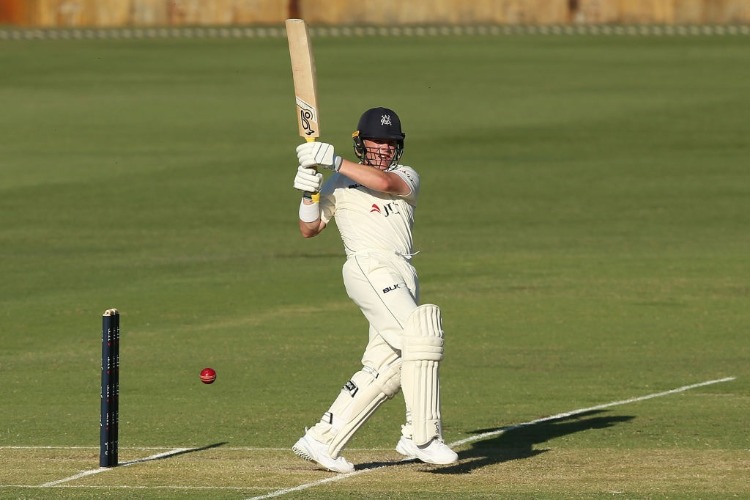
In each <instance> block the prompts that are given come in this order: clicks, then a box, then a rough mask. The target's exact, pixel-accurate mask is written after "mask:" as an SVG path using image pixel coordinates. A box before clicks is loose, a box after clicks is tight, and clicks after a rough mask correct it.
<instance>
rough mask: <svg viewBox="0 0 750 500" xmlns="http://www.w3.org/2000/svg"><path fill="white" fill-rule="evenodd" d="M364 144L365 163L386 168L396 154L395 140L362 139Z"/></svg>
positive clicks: (382, 168) (381, 168)
mask: <svg viewBox="0 0 750 500" xmlns="http://www.w3.org/2000/svg"><path fill="white" fill-rule="evenodd" d="M362 144H364V146H365V165H370V166H371V167H376V168H379V169H380V170H387V169H388V168H389V167H390V166H391V162H392V161H393V157H394V156H395V155H396V141H391V140H386V139H362Z"/></svg>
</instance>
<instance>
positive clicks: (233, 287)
mask: <svg viewBox="0 0 750 500" xmlns="http://www.w3.org/2000/svg"><path fill="white" fill-rule="evenodd" d="M314 44H315V50H316V62H317V64H318V77H319V82H318V86H319V89H320V94H321V95H320V101H321V108H322V109H321V114H322V120H323V139H324V140H327V141H328V142H331V143H333V144H334V145H335V146H336V147H337V149H338V150H339V151H341V152H344V153H345V154H346V155H349V156H351V154H350V151H351V149H350V147H351V145H350V143H349V139H348V137H349V134H350V132H351V130H352V129H353V127H354V125H355V124H356V120H357V118H358V116H359V114H360V113H361V112H362V111H363V110H364V109H366V108H368V107H371V106H377V105H385V106H390V107H393V108H394V109H396V110H397V111H398V112H399V114H400V116H401V118H402V121H403V123H404V128H405V131H406V133H407V147H406V154H405V156H404V162H405V163H407V164H410V165H413V166H414V167H415V168H417V169H418V170H419V171H420V173H421V174H422V183H423V192H422V196H421V199H420V206H419V209H418V211H417V226H416V241H417V247H418V249H420V250H421V253H420V254H419V256H418V257H417V258H416V259H415V264H416V266H417V268H418V270H419V272H420V277H421V283H422V295H423V300H424V301H426V302H434V303H437V304H439V305H440V306H441V308H442V309H443V314H444V322H445V328H446V337H447V357H446V360H445V363H444V365H443V368H442V374H443V413H444V420H445V435H446V439H447V441H448V442H454V441H458V440H461V439H465V438H467V437H469V436H473V435H475V434H477V433H481V432H484V431H486V430H489V429H499V428H502V427H505V426H510V425H514V424H518V423H522V422H529V421H534V420H537V419H539V418H542V417H545V416H548V415H554V414H557V413H560V412H565V411H570V410H575V409H580V408H588V407H592V406H596V405H599V404H602V403H608V402H612V401H621V400H624V399H628V398H631V397H636V396H642V395H647V394H653V393H658V392H661V391H665V390H669V389H673V388H676V387H681V386H685V385H688V384H692V383H698V382H703V381H707V380H715V379H719V378H723V377H729V376H734V377H737V379H736V380H735V381H732V382H728V383H722V384H716V385H712V386H707V387H703V388H699V389H693V390H691V391H686V392H683V393H679V394H675V395H670V396H665V397H662V398H656V399H652V400H647V401H641V402H637V403H632V404H629V405H622V406H617V407H613V408H610V409H606V410H603V411H600V412H596V413H593V414H589V415H581V416H577V417H575V418H570V419H561V420H559V421H554V422H549V423H543V424H537V425H532V426H528V427H525V428H521V429H516V430H512V431H509V432H506V433H503V434H500V435H499V436H495V437H493V438H489V439H486V440H482V441H479V442H475V443H472V444H466V445H463V446H462V447H460V448H459V454H460V457H461V462H460V464H459V465H458V466H455V467H447V468H432V467H427V466H425V465H419V464H405V465H404V464H402V465H392V466H388V467H383V468H380V469H376V470H372V471H369V472H367V473H364V474H361V475H358V476H356V477H353V478H349V479H345V480H343V481H339V482H334V483H329V484H325V485H318V486H316V487H314V488H311V489H307V490H304V491H300V492H293V493H289V494H288V495H286V496H285V497H287V498H302V497H304V498H309V497H313V498H346V497H363V496H364V497H370V498H456V497H459V496H463V497H474V498H494V497H497V496H503V497H506V496H507V497H534V498H555V499H557V498H571V497H576V498H580V497H584V498H597V497H602V496H612V495H613V494H622V495H624V496H626V497H628V498H670V497H674V498H678V497H679V498H726V497H728V496H740V497H742V496H747V495H748V494H750V488H748V486H747V481H746V479H747V476H748V472H750V457H749V456H748V453H750V452H749V451H748V450H749V449H750V440H749V439H748V436H747V414H748V412H749V411H750V384H749V383H748V375H750V369H749V368H748V366H749V365H748V359H749V358H750V348H749V345H750V344H748V341H747V325H748V324H750V312H749V311H750V293H749V291H750V286H749V285H748V279H750V264H749V263H748V250H749V249H750V231H748V228H750V173H748V172H750V170H749V169H750V163H748V160H747V158H748V156H749V154H750V126H749V125H748V121H747V119H748V116H750V96H749V94H748V92H747V82H748V81H750V40H748V39H747V38H743V37H692V38H687V37H663V38H659V37H586V36H572V37H570V36H559V37H556V36H548V37H542V36H540V37H533V36H501V37H480V36H476V37H457V38H451V37H441V38H352V39H347V38H342V39H334V38H316V39H315V40H314ZM0 67H1V68H2V73H1V76H0V102H1V103H2V109H0V113H1V116H2V119H0V137H2V139H0V304H1V305H0V372H1V373H2V375H3V380H2V383H1V384H0V496H2V497H13V498H73V497H75V498H100V497H112V498H123V497H132V498H186V497H190V498H205V497H208V496H210V497H211V498H230V499H232V498H247V497H251V496H255V495H262V494H266V493H271V492H274V491H276V490H279V489H285V488H294V487H295V486H298V485H301V484H306V483H309V482H314V481H318V480H321V479H324V478H327V477H330V476H331V474H330V473H326V472H322V471H319V470H317V469H316V468H315V467H313V466H312V465H311V464H309V463H305V462H301V461H299V460H298V459H297V458H296V457H294V456H293V455H292V454H291V452H290V451H288V449H289V447H290V446H291V444H292V443H293V442H294V441H295V440H296V439H297V437H298V436H299V435H300V433H301V432H302V431H303V428H304V427H305V426H309V425H311V424H313V423H314V422H315V421H316V420H317V418H319V416H320V414H321V413H322V412H323V411H324V410H325V409H326V408H327V406H328V404H329V403H330V401H331V400H332V398H333V397H334V396H335V395H336V393H337V391H338V389H339V387H340V385H341V384H342V383H343V382H345V381H346V379H347V378H348V376H349V375H351V373H353V372H354V371H355V370H356V369H357V368H358V360H359V356H360V354H361V350H362V348H363V347H364V344H365V342H366V328H367V326H366V323H365V321H364V319H362V318H361V317H360V313H359V311H358V310H357V309H356V308H355V307H354V306H353V305H352V304H351V303H350V302H349V300H348V299H347V297H346V294H345V292H344V290H343V286H342V284H341V279H340V266H341V264H342V262H343V252H342V249H341V242H340V240H339V238H338V237H337V235H336V234H335V230H331V231H328V232H326V233H324V234H323V235H321V237H319V238H316V239H313V240H309V241H303V239H302V238H301V237H300V236H299V235H298V232H297V229H296V210H297V203H298V196H297V194H296V193H295V192H294V190H293V189H292V188H291V184H292V178H293V175H294V171H295V167H296V163H295V156H294V152H293V148H294V147H295V146H296V144H297V143H298V142H299V140H300V139H299V138H298V137H297V136H296V125H295V121H294V109H293V102H292V97H291V96H292V83H291V71H290V69H289V64H288V51H287V47H286V42H285V40H282V39H252V40H201V41H196V40H192V41H191V40H147V41H114V40H108V41H103V40H97V41H65V42H54V41H13V42H3V43H0ZM110 307H117V308H119V309H120V310H121V312H122V331H123V332H122V352H121V366H122V373H121V421H120V428H121V433H120V445H121V448H122V450H121V454H122V457H123V458H122V459H123V460H137V459H139V458H143V457H145V456H149V455H153V454H154V453H158V452H160V451H167V450H169V449H173V448H178V447H198V448H202V447H209V446H212V445H216V446H214V447H211V448H208V449H204V450H201V451H195V452H192V453H186V454H182V455H179V456H175V457H173V458H169V459H165V460H159V461H151V462H145V463H139V464H134V465H132V466H129V467H122V468H118V469H115V470H111V471H107V472H106V473H101V474H97V475H93V476H89V477H86V478H82V479H78V480H75V481H70V482H68V483H65V484H64V485H62V486H61V487H53V488H39V486H40V485H42V484H44V483H47V482H50V481H54V480H58V479H62V478H65V477H69V476H72V475H74V474H76V473H78V472H80V471H84V470H89V469H94V468H96V467H97V465H98V458H97V454H98V451H97V448H96V447H97V445H98V430H99V429H98V420H99V414H98V412H99V371H100V366H99V363H100V359H99V358H100V331H99V329H100V327H101V314H102V312H103V311H104V310H105V309H107V308H110ZM205 366H213V367H214V368H216V370H217V372H218V380H217V382H216V383H215V384H214V385H212V386H205V385H202V384H201V383H200V382H199V379H198V374H199V372H200V369H201V368H203V367H205ZM401 419H402V400H401V398H400V396H399V397H398V398H397V399H396V400H394V401H392V402H390V403H389V404H387V405H385V406H384V407H383V408H381V410H380V411H379V412H378V413H377V414H376V416H375V417H374V418H373V419H372V420H371V421H369V422H368V423H367V425H366V427H365V428H364V429H363V430H362V432H361V433H360V434H358V435H357V436H356V437H355V439H354V440H353V442H352V443H351V446H350V450H348V452H347V453H346V456H347V457H348V458H349V459H351V460H352V461H353V462H354V463H355V465H359V466H360V467H362V466H363V464H364V465H365V466H368V464H369V466H372V464H385V463H391V462H395V461H396V460H397V459H398V457H397V455H396V453H395V452H393V451H392V447H393V445H394V444H395V442H396V440H397V438H398V433H399V425H400V423H401ZM49 446H51V447H54V448H40V447H49ZM143 447H157V448H159V449H158V450H152V449H148V450H146V449H142V448H143Z"/></svg>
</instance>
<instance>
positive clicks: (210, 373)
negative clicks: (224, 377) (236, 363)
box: [201, 368, 216, 384]
mask: <svg viewBox="0 0 750 500" xmlns="http://www.w3.org/2000/svg"><path fill="white" fill-rule="evenodd" d="M215 380H216V370H214V369H213V368H204V369H203V370H201V382H203V383H204V384H213V383H214V381H215Z"/></svg>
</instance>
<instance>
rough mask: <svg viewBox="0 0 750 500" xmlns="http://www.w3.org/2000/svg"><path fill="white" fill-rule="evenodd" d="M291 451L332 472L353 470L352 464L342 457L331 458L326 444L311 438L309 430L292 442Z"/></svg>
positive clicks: (344, 472) (343, 472)
mask: <svg viewBox="0 0 750 500" xmlns="http://www.w3.org/2000/svg"><path fill="white" fill-rule="evenodd" d="M292 451H293V452H294V453H295V454H296V455H297V456H299V457H301V458H304V459H305V460H310V461H311V462H317V463H319V464H320V465H322V466H323V467H325V468H326V469H328V470H330V471H332V472H341V473H342V474H346V473H347V472H354V466H353V465H352V464H351V463H349V462H347V460H346V459H345V458H344V457H339V458H336V459H334V458H332V457H331V455H329V454H328V445H327V444H325V443H321V442H320V441H318V440H316V439H315V438H313V437H312V436H311V435H310V433H309V432H306V433H305V435H304V436H302V437H301V438H299V441H297V442H296V443H294V446H292Z"/></svg>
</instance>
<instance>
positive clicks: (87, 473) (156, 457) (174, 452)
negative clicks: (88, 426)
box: [39, 448, 197, 488]
mask: <svg viewBox="0 0 750 500" xmlns="http://www.w3.org/2000/svg"><path fill="white" fill-rule="evenodd" d="M194 449H197V448H175V449H173V450H170V451H165V452H164V453H157V454H156V455H151V456H149V457H145V458H139V459H136V460H131V461H129V462H122V463H121V464H120V465H119V467H127V466H128V465H133V464H139V463H142V462H149V461H151V460H159V459H160V458H166V457H170V456H172V455H177V454H179V453H184V452H186V451H190V450H194ZM113 469H116V467H99V468H98V469H91V470H85V471H83V472H79V473H78V474H75V475H73V476H70V477H66V478H63V479H58V480H57V481H50V482H49V483H44V484H42V485H40V486H39V487H40V488H49V487H51V486H57V485H59V484H62V483H67V482H70V481H75V480H76V479H81V478H82V477H86V476H93V475H94V474H100V473H102V472H107V471H109V470H113Z"/></svg>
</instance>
